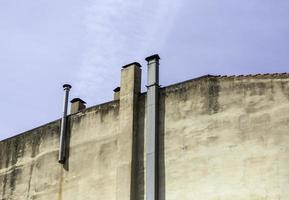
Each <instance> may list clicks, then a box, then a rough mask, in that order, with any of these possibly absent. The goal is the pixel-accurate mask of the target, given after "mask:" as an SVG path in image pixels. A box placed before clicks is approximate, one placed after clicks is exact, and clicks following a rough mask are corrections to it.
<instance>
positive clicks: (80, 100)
mask: <svg viewBox="0 0 289 200" xmlns="http://www.w3.org/2000/svg"><path fill="white" fill-rule="evenodd" d="M78 101H79V102H80V103H83V104H86V102H85V101H83V100H82V99H80V98H74V99H72V100H71V101H70V103H75V102H78Z"/></svg>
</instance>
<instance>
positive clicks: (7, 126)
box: [0, 0, 289, 140]
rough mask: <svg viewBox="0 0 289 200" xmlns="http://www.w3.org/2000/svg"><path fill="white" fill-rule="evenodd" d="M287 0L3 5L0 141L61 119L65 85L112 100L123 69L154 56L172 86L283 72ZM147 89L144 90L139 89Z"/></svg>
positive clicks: (7, 1)
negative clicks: (203, 78)
mask: <svg viewBox="0 0 289 200" xmlns="http://www.w3.org/2000/svg"><path fill="white" fill-rule="evenodd" d="M288 10H289V1H288V0H274V1H273V0H198V1H197V0H177V1H176V0H175V1H172V0H61V1H56V0H37V1H35V0H25V1H22V0H0V69H1V78H0V94H1V96H0V105H1V111H2V112H1V115H0V140H1V139H4V138H7V137H11V136H13V135H15V134H19V133H21V132H24V131H27V130H30V129H32V128H34V127H37V126H40V125H42V124H45V123H47V122H50V121H52V120H55V119H57V118H60V117H61V112H62V95H63V91H62V84H63V83H70V84H71V85H72V86H73V88H72V91H71V98H72V97H80V98H82V99H84V100H85V101H86V102H87V103H88V106H92V105H96V104H99V103H103V102H106V101H110V100H111V99H112V95H113V92H112V90H113V89H114V88H115V87H116V86H118V85H119V81H120V69H121V66H123V65H125V64H128V63H130V62H134V61H137V62H140V63H141V64H142V66H143V80H145V75H146V63H145V61H144V58H145V57H146V56H149V55H151V54H154V53H158V54H159V55H160V56H161V72H160V81H161V84H162V85H169V84H172V83H175V82H180V81H183V80H186V79H190V78H194V77H198V76H201V75H204V74H220V75H224V74H228V75H230V74H251V73H271V72H288V71H289V56H288V52H289V37H288V35H289V21H288V19H289V12H288ZM144 84H145V83H144V82H143V85H144Z"/></svg>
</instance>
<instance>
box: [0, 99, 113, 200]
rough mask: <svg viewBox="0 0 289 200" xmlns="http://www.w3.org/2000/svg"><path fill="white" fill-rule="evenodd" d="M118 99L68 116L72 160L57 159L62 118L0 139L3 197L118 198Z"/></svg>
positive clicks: (17, 199) (0, 194) (0, 196)
mask: <svg viewBox="0 0 289 200" xmlns="http://www.w3.org/2000/svg"><path fill="white" fill-rule="evenodd" d="M118 114H119V101H114V102H110V103H107V104H103V105H100V106H96V107H92V108H89V109H86V110H85V111H83V112H79V113H77V114H75V115H71V116H70V117H69V124H70V127H69V131H68V132H69V133H70V137H69V139H68V143H69V158H68V162H66V164H65V166H64V167H63V166H62V165H61V164H59V163H58V149H59V126H60V121H55V122H52V123H50V124H48V125H45V126H42V127H40V128H37V129H34V130H32V131H30V132H27V133H24V134H22V135H19V136H16V137H14V138H11V139H7V140H4V141H1V143H0V153H1V155H0V199H1V200H4V199H5V200H6V199H13V200H20V199H35V200H48V199H53V200H54V199H55V200H64V199H66V200H68V199H70V200H72V199H79V200H80V199H91V200H92V199H93V200H95V199H115V198H116V197H115V187H116V161H117V158H116V154H115V151H116V147H117V139H116V135H117V134H118V127H119V123H118V122H119V118H118Z"/></svg>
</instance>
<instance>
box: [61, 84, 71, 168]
mask: <svg viewBox="0 0 289 200" xmlns="http://www.w3.org/2000/svg"><path fill="white" fill-rule="evenodd" d="M70 89H71V85H69V84H64V85H63V90H64V99H63V115H62V119H61V129H60V143H59V155H58V162H59V163H61V164H64V163H65V148H66V147H65V145H66V144H65V143H66V124H67V108H68V97H69V91H70Z"/></svg>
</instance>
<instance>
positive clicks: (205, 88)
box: [160, 75, 289, 200]
mask: <svg viewBox="0 0 289 200" xmlns="http://www.w3.org/2000/svg"><path fill="white" fill-rule="evenodd" d="M288 81H289V79H288V75H287V77H286V76H281V75H280V76H278V75H276V76H275V77H274V76H269V75H268V76H256V77H240V78H236V77H235V78H234V77H232V78H221V77H219V78H203V79H200V80H195V81H190V82H187V83H183V84H179V85H175V86H172V87H168V88H166V89H164V90H163V92H162V95H161V99H162V109H161V116H162V117H161V118H162V120H163V123H164V124H163V125H162V126H163V127H164V129H163V130H164V131H162V129H161V133H160V134H161V139H160V141H161V146H160V148H161V159H160V162H161V167H160V174H161V178H160V183H161V190H160V191H161V194H160V195H161V197H162V198H161V199H164V198H163V197H165V199H167V200H175V199H182V200H192V199H202V200H205V199H206V200H232V199H234V200H249V199H250V200H261V199H262V200H263V199H264V200H265V199H266V200H267V199H270V200H272V199H283V200H287V199H289V190H288V188H289V170H288V169H289V168H288V167H289V82H288ZM162 149H164V150H162Z"/></svg>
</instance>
